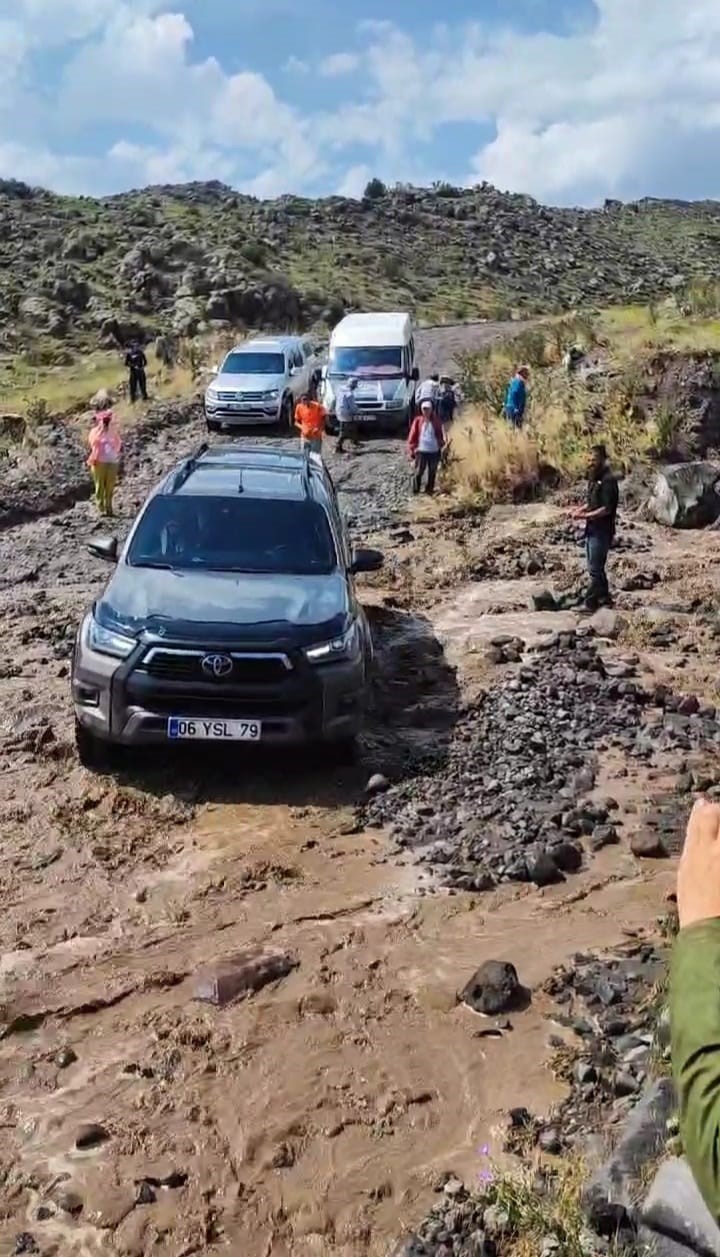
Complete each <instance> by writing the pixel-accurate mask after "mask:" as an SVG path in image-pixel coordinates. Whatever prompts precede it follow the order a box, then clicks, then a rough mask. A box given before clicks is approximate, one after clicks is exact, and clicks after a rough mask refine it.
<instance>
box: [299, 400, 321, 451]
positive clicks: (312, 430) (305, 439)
mask: <svg viewBox="0 0 720 1257" xmlns="http://www.w3.org/2000/svg"><path fill="white" fill-rule="evenodd" d="M326 418H327V414H326V411H325V407H324V406H323V405H322V403H321V402H317V401H315V400H314V399H313V398H312V397H311V396H310V394H309V393H303V396H302V397H301V398H300V401H299V402H298V404H297V406H296V407H295V427H296V428H298V429H299V430H300V445H301V448H302V449H304V450H305V449H308V450H311V451H312V453H313V454H322V443H323V437H324V435H325V420H326Z"/></svg>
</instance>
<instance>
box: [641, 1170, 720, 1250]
mask: <svg viewBox="0 0 720 1257" xmlns="http://www.w3.org/2000/svg"><path fill="white" fill-rule="evenodd" d="M639 1239H640V1243H641V1244H643V1245H646V1246H647V1252H649V1253H653V1254H654V1257H720V1229H719V1228H718V1225H717V1223H716V1222H715V1219H714V1218H713V1216H712V1214H711V1213H710V1211H709V1209H708V1207H707V1205H706V1204H705V1201H704V1200H703V1198H702V1196H701V1195H700V1192H699V1191H698V1188H697V1185H696V1183H695V1180H694V1178H693V1176H692V1173H691V1171H690V1167H689V1165H688V1164H687V1162H686V1161H681V1160H678V1159H673V1160H671V1161H665V1162H664V1163H663V1165H661V1166H660V1169H659V1170H658V1172H657V1174H656V1175H655V1178H654V1180H653V1183H652V1186H651V1187H650V1190H649V1192H648V1194H647V1196H646V1197H645V1200H644V1202H643V1204H642V1206H641V1209H640V1234H639Z"/></svg>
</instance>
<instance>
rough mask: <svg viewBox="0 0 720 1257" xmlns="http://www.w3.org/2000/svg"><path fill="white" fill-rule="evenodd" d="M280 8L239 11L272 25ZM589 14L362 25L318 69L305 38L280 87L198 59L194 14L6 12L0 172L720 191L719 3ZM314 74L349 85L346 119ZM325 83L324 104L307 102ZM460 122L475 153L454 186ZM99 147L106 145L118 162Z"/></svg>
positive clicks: (93, 5) (168, 3)
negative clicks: (353, 46) (377, 178)
mask: <svg viewBox="0 0 720 1257" xmlns="http://www.w3.org/2000/svg"><path fill="white" fill-rule="evenodd" d="M273 2H274V3H278V4H281V5H283V6H287V5H288V3H289V0H273ZM204 3H207V0H204ZM267 3H270V0H243V4H244V5H250V7H252V6H253V5H254V6H256V9H257V14H258V19H259V16H261V15H262V13H263V12H264V11H265V9H264V5H265V4H267ZM511 7H512V6H508V8H511ZM595 7H596V11H597V20H596V21H595V22H594V23H591V22H590V23H585V24H584V25H582V26H579V25H578V26H576V27H574V28H570V29H569V30H568V32H567V33H566V34H564V35H558V34H549V33H547V32H537V33H527V32H520V31H518V30H515V29H513V28H512V26H511V22H512V18H509V19H508V20H507V22H506V23H505V24H504V25H503V26H497V25H495V26H492V25H489V24H487V23H486V22H471V23H465V24H463V23H459V22H453V20H452V18H450V19H448V20H446V21H445V22H444V24H436V25H435V26H434V27H433V29H432V32H430V31H429V30H423V29H422V28H421V27H420V28H416V32H417V33H415V32H413V33H410V31H408V30H403V29H400V28H399V27H398V26H397V25H396V24H394V23H392V22H389V21H383V22H365V23H362V24H361V25H360V26H359V27H358V28H357V38H358V39H359V40H360V44H361V46H360V47H359V51H358V52H348V51H343V50H337V51H335V52H333V51H332V50H331V49H330V50H328V51H327V52H326V55H324V56H323V55H322V52H321V54H320V56H319V58H318V59H317V60H315V57H314V53H315V50H314V49H308V48H307V47H306V46H304V45H303V44H302V43H301V42H298V44H297V52H296V54H294V55H293V56H292V57H290V58H289V60H288V61H287V62H286V64H285V66H284V67H283V68H284V70H285V71H286V72H287V73H286V75H285V77H284V79H283V80H282V82H283V87H282V90H281V89H280V88H279V87H278V88H277V89H276V87H275V86H273V83H272V82H271V81H270V80H269V78H267V77H265V76H263V75H262V74H260V73H258V72H257V69H256V68H255V67H253V66H252V65H243V66H242V68H240V69H239V70H238V71H237V72H232V71H231V70H230V69H228V68H227V62H226V59H225V58H226V56H227V55H229V54H230V53H232V52H233V50H232V49H225V48H222V47H221V48H218V49H216V50H215V51H216V53H217V55H215V56H213V55H207V54H206V53H205V52H203V53H202V54H201V53H200V52H199V51H198V41H197V40H196V38H195V32H194V30H193V27H192V25H191V22H190V20H189V18H188V14H189V13H191V12H192V13H195V12H197V13H198V14H200V12H201V8H202V5H201V4H200V2H199V0H174V2H173V0H0V167H1V168H2V170H3V173H5V174H7V173H10V174H16V175H18V177H26V178H27V179H28V180H29V181H31V182H47V183H50V184H52V186H54V187H58V188H60V187H62V188H71V187H72V188H76V189H79V190H83V191H88V190H95V191H108V190H116V189H117V188H118V187H122V186H127V185H128V184H130V183H134V184H138V183H141V182H143V181H144V180H150V181H152V182H158V181H162V182H165V181H169V180H171V179H184V178H213V177H217V178H223V179H226V180H227V181H228V182H232V183H233V184H235V185H236V186H238V187H240V188H242V189H244V190H248V191H252V192H254V193H255V194H256V195H277V194H279V193H281V192H286V191H305V190H309V191H311V190H327V188H328V186H333V185H339V186H340V188H341V189H342V190H343V191H344V192H347V193H348V194H350V195H358V194H359V193H361V192H362V190H363V188H364V186H365V183H366V182H367V180H368V178H370V177H371V174H374V173H379V174H380V175H381V177H383V178H384V179H385V180H386V181H387V182H394V181H395V180H396V179H402V178H403V177H405V178H407V172H414V171H417V172H423V173H424V172H425V171H427V172H428V174H429V175H430V177H438V178H440V177H454V178H455V180H456V181H457V180H458V179H459V178H462V177H465V178H466V179H467V181H476V180H478V179H482V178H487V179H490V180H491V181H492V182H494V183H497V184H499V185H500V186H501V187H507V188H512V189H517V190H522V191H527V192H531V193H533V194H534V195H536V196H538V197H541V198H548V199H552V200H557V201H561V202H569V201H583V202H591V201H595V200H598V199H600V198H602V197H603V196H604V195H628V196H635V195H640V194H643V193H644V192H649V193H653V194H660V193H663V192H664V193H666V194H674V195H682V194H683V193H684V192H685V193H686V194H695V195H702V194H704V195H712V194H713V193H720V186H719V185H720V174H716V167H717V162H716V160H715V158H716V156H717V155H718V153H720V96H719V95H718V83H719V82H720V3H718V0H595ZM244 11H245V12H246V11H247V9H244ZM287 11H289V10H287ZM659 12H660V16H658V14H659ZM200 20H201V17H199V18H198V21H200ZM239 51H241V50H239ZM48 57H52V58H53V60H54V63H55V64H56V65H58V66H59V71H60V72H59V86H57V87H56V86H55V81H56V80H55V77H53V76H50V79H47V78H46V77H45V75H44V68H46V64H47V61H46V59H47V58H48ZM233 69H234V67H233ZM311 71H312V72H313V74H315V75H316V76H317V75H319V76H321V77H322V78H332V79H336V80H337V82H338V89H337V91H338V92H339V91H340V88H341V87H342V94H341V96H340V100H339V103H338V105H337V107H335V108H333V109H329V108H328V107H327V106H325V104H324V99H323V98H324V91H323V89H322V88H318V87H317V77H316V78H314V79H313V78H312V77H311ZM312 85H315V87H316V96H315V99H314V101H313V102H312V105H311V106H307V104H306V106H305V109H304V110H303V109H301V108H300V107H299V106H298V105H297V104H293V94H295V98H296V99H301V98H302V96H301V93H302V95H304V96H305V97H306V96H307V93H308V90H309V87H310V86H312ZM333 95H335V89H334V92H333ZM454 124H463V126H464V131H463V135H464V137H465V138H464V141H463V142H464V143H465V144H466V146H467V134H468V132H467V128H468V127H469V126H470V127H471V126H473V125H474V126H476V127H477V141H476V143H475V144H474V146H472V145H471V146H469V147H468V149H467V151H466V153H465V155H464V158H462V159H460V160H463V161H464V167H459V166H458V160H459V158H458V154H457V153H455V155H454V161H453V164H452V165H453V169H452V172H449V171H448V169H446V166H447V165H449V159H448V160H447V161H446V153H448V152H449V151H450V148H451V144H450V141H451V139H452V133H451V131H450V130H448V131H447V132H445V131H444V130H443V128H446V127H447V128H450V127H452V126H453V125H454ZM98 132H101V133H102V134H105V132H109V133H110V134H111V136H112V139H111V141H110V142H109V143H108V145H107V151H106V152H104V153H103V152H98V151H97V134H98ZM473 147H474V149H475V151H474V152H473V151H472V148H473ZM88 154H92V155H88ZM13 163H15V169H14V170H9V169H8V168H9V167H10V166H12V164H13ZM343 163H344V164H345V166H346V169H345V170H344V172H343ZM338 171H340V173H338Z"/></svg>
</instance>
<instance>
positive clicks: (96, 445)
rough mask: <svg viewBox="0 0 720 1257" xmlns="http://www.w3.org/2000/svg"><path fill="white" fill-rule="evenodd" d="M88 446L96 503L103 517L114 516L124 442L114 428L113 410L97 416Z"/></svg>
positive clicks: (104, 411)
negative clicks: (119, 466)
mask: <svg viewBox="0 0 720 1257" xmlns="http://www.w3.org/2000/svg"><path fill="white" fill-rule="evenodd" d="M88 445H89V446H90V456H89V458H88V467H89V468H90V473H91V475H92V478H93V482H94V484H95V501H96V502H97V504H98V508H99V510H100V513H101V514H102V515H112V513H113V493H114V491H115V484H116V482H117V474H118V464H119V462H120V451H121V449H122V441H121V440H120V434H119V433H118V432H117V431H116V430H115V428H114V426H113V413H112V411H111V410H101V411H99V412H98V414H97V415H96V416H95V423H94V424H93V426H92V428H91V429H90V433H89V436H88Z"/></svg>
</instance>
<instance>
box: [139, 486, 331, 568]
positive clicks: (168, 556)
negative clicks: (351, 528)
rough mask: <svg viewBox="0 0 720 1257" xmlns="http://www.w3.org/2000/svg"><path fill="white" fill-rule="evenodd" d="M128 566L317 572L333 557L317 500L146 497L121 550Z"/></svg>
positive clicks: (326, 528) (321, 509)
mask: <svg viewBox="0 0 720 1257" xmlns="http://www.w3.org/2000/svg"><path fill="white" fill-rule="evenodd" d="M127 562H128V563H129V565H130V567H157V568H174V569H180V570H207V571H214V572H257V573H261V572H270V573H277V574H278V575H280V574H287V575H292V576H315V575H318V576H321V575H327V574H329V573H330V572H333V571H334V570H335V567H336V566H337V558H336V553H335V545H334V542H333V537H332V533H331V531H330V525H329V522H328V518H327V516H326V514H325V512H324V510H323V508H322V507H321V506H320V504H319V503H318V502H309V501H283V500H282V499H280V500H278V499H277V498H244V497H242V496H238V497H236V498H225V497H199V496H198V497H191V496H189V495H188V496H187V497H183V496H182V495H177V494H173V495H169V496H166V495H164V494H163V495H160V496H158V497H155V498H152V500H151V501H150V502H149V504H148V507H147V510H146V511H145V513H144V514H143V516H142V519H141V520H140V524H139V526H138V529H137V532H136V533H135V536H134V538H133V541H132V544H131V546H130V550H129V553H128V557H127Z"/></svg>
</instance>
